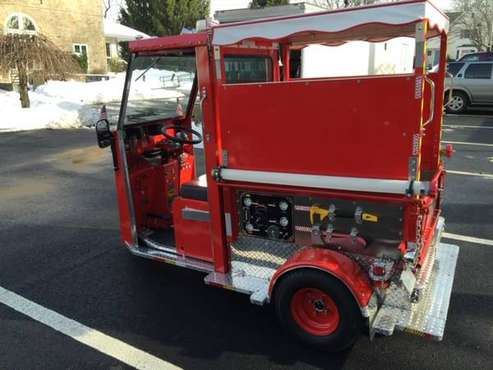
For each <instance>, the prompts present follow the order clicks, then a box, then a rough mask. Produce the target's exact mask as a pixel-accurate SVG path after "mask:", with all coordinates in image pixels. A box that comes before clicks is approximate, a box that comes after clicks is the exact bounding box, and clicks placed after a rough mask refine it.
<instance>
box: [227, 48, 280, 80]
mask: <svg viewBox="0 0 493 370" xmlns="http://www.w3.org/2000/svg"><path fill="white" fill-rule="evenodd" d="M224 69H225V71H226V83H248V82H269V81H272V59H271V58H270V57H268V56H262V55H226V56H225V57H224Z"/></svg>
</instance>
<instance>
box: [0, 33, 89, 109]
mask: <svg viewBox="0 0 493 370" xmlns="http://www.w3.org/2000/svg"><path fill="white" fill-rule="evenodd" d="M12 70H15V71H16V72H17V75H18V76H19V95H20V101H21V106H22V108H29V107H30V105H31V103H30V101H29V93H28V80H29V73H30V71H33V70H35V72H36V74H37V76H38V77H39V78H40V79H42V80H47V79H49V78H52V79H56V78H58V79H64V78H66V76H67V74H69V73H74V72H80V67H79V65H78V63H77V62H76V60H75V59H74V58H73V56H72V55H71V54H70V53H68V52H65V51H63V50H61V49H59V48H58V47H57V46H56V45H55V44H53V43H52V42H51V41H49V40H48V39H47V38H46V37H44V36H42V35H26V34H7V35H3V36H0V71H2V72H4V73H5V72H6V73H9V72H11V71H12Z"/></svg>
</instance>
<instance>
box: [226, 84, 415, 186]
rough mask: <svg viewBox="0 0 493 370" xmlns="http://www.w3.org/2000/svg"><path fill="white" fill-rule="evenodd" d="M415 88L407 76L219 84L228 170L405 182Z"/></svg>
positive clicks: (412, 127)
mask: <svg viewBox="0 0 493 370" xmlns="http://www.w3.org/2000/svg"><path fill="white" fill-rule="evenodd" d="M414 94H415V79H414V76H412V75H409V76H396V77H377V78H358V79H354V78H352V79H326V80H309V81H308V80H303V81H292V82H282V83H278V84H276V83H273V84H272V83H271V84H248V85H247V84H240V85H235V86H231V85H224V86H222V87H221V96H220V101H221V110H220V120H221V127H222V131H221V133H222V143H223V149H224V150H227V152H228V156H229V164H228V168H234V169H247V170H257V171H273V172H290V173H303V174H315V175H332V176H348V177H364V178H388V179H401V180H407V179H408V176H409V172H408V171H409V170H408V166H409V157H410V156H411V155H413V139H414V137H415V135H417V134H419V125H420V122H419V117H420V107H421V100H420V99H415V95H414ZM272 97H276V98H275V99H273V98H272ZM396 101H406V102H407V103H406V104H405V105H399V104H395V102H396ZM246 102H248V104H247V103H246ZM253 107H255V109H253ZM377 107H378V109H377ZM258 112H262V113H261V114H259V113H258ZM307 127H309V130H306V129H305V128H307Z"/></svg>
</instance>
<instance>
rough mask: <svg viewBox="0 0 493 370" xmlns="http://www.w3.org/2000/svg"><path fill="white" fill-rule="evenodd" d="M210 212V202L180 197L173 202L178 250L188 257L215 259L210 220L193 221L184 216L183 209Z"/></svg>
mask: <svg viewBox="0 0 493 370" xmlns="http://www.w3.org/2000/svg"><path fill="white" fill-rule="evenodd" d="M185 208H187V209H193V210H199V211H206V212H209V204H208V203H207V202H202V201H199V200H193V199H184V198H181V197H178V198H176V199H175V200H174V202H173V222H174V226H175V241H176V248H177V250H178V252H179V253H180V254H182V255H184V256H186V257H193V258H197V259H201V260H205V261H213V254H212V245H211V230H210V222H206V221H192V220H187V219H185V218H184V217H183V212H182V210H183V209H185Z"/></svg>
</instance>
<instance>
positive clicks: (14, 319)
mask: <svg viewBox="0 0 493 370" xmlns="http://www.w3.org/2000/svg"><path fill="white" fill-rule="evenodd" d="M445 124H446V126H445V130H444V137H443V140H444V141H445V142H452V143H453V145H454V147H455V149H456V153H455V156H454V157H453V158H452V160H449V161H448V169H449V170H451V172H450V173H449V175H448V179H447V191H446V195H445V205H444V215H445V217H446V224H447V228H446V231H447V232H448V233H449V234H447V236H448V237H449V238H451V239H447V242H450V243H454V244H458V245H459V246H460V247H461V250H460V255H459V261H458V266H457V272H456V279H455V283H454V289H453V294H452V299H451V303H450V311H449V318H448V323H447V327H446V331H445V338H444V340H443V341H442V342H439V343H438V342H429V341H426V340H424V339H422V338H419V337H414V336H409V335H406V334H401V333H397V334H395V335H394V336H393V337H388V338H384V337H381V338H377V339H376V340H375V341H373V342H370V341H369V340H368V337H366V336H361V338H360V339H359V341H358V342H357V343H356V345H355V346H354V347H353V348H352V349H351V350H349V351H346V352H344V353H341V354H336V355H334V354H324V353H319V352H314V351H312V350H309V349H306V348H304V347H301V346H299V345H298V344H297V343H296V342H294V341H293V340H292V339H291V338H290V337H289V336H287V335H285V334H284V333H283V332H282V331H281V330H280V328H279V327H278V325H277V323H276V321H275V318H274V315H273V313H272V312H271V310H270V309H269V308H267V309H266V308H261V307H257V306H253V305H251V304H249V302H248V297H247V296H243V295H241V294H236V293H232V292H229V291H226V290H221V289H216V288H211V287H207V286H205V285H204V284H203V282H202V278H203V274H201V273H197V272H193V271H188V270H183V269H180V268H177V267H173V266H169V265H159V264H156V263H153V262H149V261H144V260H138V259H135V258H132V257H131V256H130V255H129V254H128V253H127V252H126V251H125V250H124V248H123V247H121V243H120V237H119V231H118V215H117V205H116V197H115V189H114V182H113V174H112V163H111V157H110V153H109V151H107V150H106V151H101V150H99V149H98V148H97V147H96V146H95V135H94V132H93V131H92V130H87V129H85V130H70V131H69V130H67V131H64V130H55V131H49V130H46V131H32V132H21V133H3V134H0V158H1V159H0V235H1V236H2V238H1V241H0V298H1V297H2V295H3V297H6V295H8V294H11V293H9V292H13V293H15V294H17V295H19V296H20V297H23V298H24V299H27V300H29V301H26V302H24V301H22V300H20V301H19V302H20V303H19V305H20V306H23V307H27V308H26V310H28V309H30V308H29V307H30V306H29V303H28V302H35V303H37V304H39V305H40V306H42V307H43V310H40V309H37V308H34V310H35V311H36V309H37V310H38V311H37V314H38V316H39V317H42V316H44V315H48V316H50V315H54V313H58V314H61V315H63V316H64V317H66V318H69V319H72V320H75V321H76V322H77V323H80V324H83V325H85V329H84V330H85V331H84V332H82V331H81V333H80V336H79V337H78V338H76V339H77V340H79V341H77V340H76V339H74V338H71V337H68V336H66V335H64V334H62V333H61V332H59V331H57V330H54V329H53V328H52V327H50V326H47V325H45V324H42V323H41V322H39V321H40V320H33V319H32V318H30V317H28V316H26V315H24V314H22V313H20V312H17V311H15V310H14V309H12V308H11V307H9V306H7V305H4V304H1V303H0V369H68V368H70V369H99V368H101V369H125V368H129V365H128V361H125V358H126V356H125V353H122V354H121V356H119V357H111V356H108V355H106V354H104V353H102V352H100V351H98V350H96V349H93V348H91V347H89V346H87V345H85V344H84V343H83V341H84V340H85V339H86V338H87V337H91V336H93V337H94V336H96V335H97V334H96V333H104V334H106V335H107V336H108V338H112V340H118V341H119V342H118V343H124V344H126V345H128V346H129V347H128V348H129V350H130V349H137V350H139V351H141V352H139V353H140V354H145V355H148V357H145V356H144V355H143V358H144V360H145V359H149V358H150V357H152V358H156V359H158V360H162V361H163V363H164V362H166V363H168V364H173V365H175V366H178V367H181V368H186V369H264V368H266V369H267V368H268V369H271V368H274V369H282V368H291V369H329V368H330V369H362V368H365V369H379V370H383V369H492V368H493V268H492V266H493V262H492V261H493V245H491V241H492V240H493V116H486V115H481V114H479V113H478V114H472V115H468V116H448V117H447V118H446V121H445ZM488 242H489V243H488ZM6 290H8V292H7V291H6ZM16 297H17V296H16ZM19 305H18V306H19ZM31 308H32V307H31ZM50 312H51V313H50ZM50 317H52V316H50ZM54 321H56V317H55V319H54ZM55 324H56V323H55ZM55 324H53V325H52V326H56V325H55ZM88 328H90V329H93V330H94V332H92V331H91V330H88ZM96 331H97V332H96ZM81 341H82V343H81ZM144 364H145V363H144ZM149 368H152V366H150V367H149Z"/></svg>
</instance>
